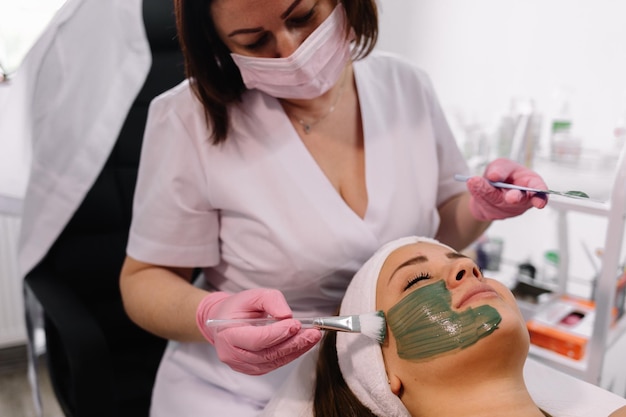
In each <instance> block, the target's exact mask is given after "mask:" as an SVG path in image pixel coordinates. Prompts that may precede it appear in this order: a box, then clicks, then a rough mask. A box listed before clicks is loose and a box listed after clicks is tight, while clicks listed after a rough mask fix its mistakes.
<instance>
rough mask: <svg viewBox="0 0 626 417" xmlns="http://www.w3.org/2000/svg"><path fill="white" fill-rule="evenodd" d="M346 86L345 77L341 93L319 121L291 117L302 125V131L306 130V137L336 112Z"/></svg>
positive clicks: (340, 89) (339, 92)
mask: <svg viewBox="0 0 626 417" xmlns="http://www.w3.org/2000/svg"><path fill="white" fill-rule="evenodd" d="M345 85H346V80H345V76H344V80H343V81H342V83H341V86H340V87H339V91H338V92H337V97H336V98H335V101H334V102H333V104H332V105H331V106H330V108H329V109H328V111H327V112H326V113H324V114H323V115H322V116H320V117H318V118H317V119H315V120H313V121H310V122H305V121H304V119H300V118H296V116H295V115H293V114H291V117H293V118H294V119H295V120H296V121H297V122H298V123H299V124H300V126H302V129H303V130H304V133H305V134H306V135H308V134H309V133H311V129H313V128H314V127H315V126H316V125H317V124H318V123H319V122H321V121H322V120H324V119H326V118H327V117H328V116H330V114H331V113H332V112H334V111H335V107H336V106H337V103H339V99H340V98H341V96H342V94H343V90H344V87H345Z"/></svg>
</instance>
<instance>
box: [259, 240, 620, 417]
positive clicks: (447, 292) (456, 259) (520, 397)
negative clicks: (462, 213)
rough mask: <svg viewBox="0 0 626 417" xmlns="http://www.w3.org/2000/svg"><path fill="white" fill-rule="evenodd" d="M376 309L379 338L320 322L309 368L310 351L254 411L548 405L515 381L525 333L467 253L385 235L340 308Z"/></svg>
mask: <svg viewBox="0 0 626 417" xmlns="http://www.w3.org/2000/svg"><path fill="white" fill-rule="evenodd" d="M376 310H382V311H384V313H385V317H386V321H387V335H386V338H385V340H384V342H383V344H382V345H379V344H378V343H377V342H376V341H374V340H372V339H370V338H368V337H365V336H363V335H359V334H354V333H335V332H328V333H327V334H326V335H325V337H324V340H323V341H322V344H321V346H320V348H319V354H318V357H317V364H316V369H314V367H313V361H314V360H315V357H314V355H315V353H313V354H312V355H313V356H312V357H310V358H307V359H306V360H304V361H303V363H302V364H301V366H300V369H299V370H298V371H297V373H296V374H294V375H292V380H290V381H287V383H286V384H285V387H283V390H282V391H279V393H278V395H277V397H276V398H275V399H274V400H272V401H271V402H270V404H268V406H267V408H266V410H265V411H264V414H263V416H279V415H285V416H287V415H289V416H290V417H293V416H314V417H351V416H354V417H356V416H358V417H364V416H378V417H409V416H411V417H418V416H419V417H430V416H433V417H442V416H443V417H446V416H454V417H463V416H480V417H488V416H494V417H495V416H498V417H503V416H509V417H516V416H520V417H521V416H524V417H532V416H537V417H543V416H549V415H550V414H549V413H548V412H547V411H544V410H542V409H541V408H540V407H539V406H538V405H537V404H536V403H535V401H534V400H533V398H532V397H531V395H530V393H529V391H528V389H527V387H526V383H525V381H524V364H525V361H526V358H527V354H528V349H529V336H528V332H527V330H526V325H525V322H524V319H523V317H522V314H521V313H520V311H519V309H518V307H517V304H516V302H515V299H514V297H513V295H512V294H511V292H510V291H509V290H508V288H506V287H505V286H504V285H502V284H501V283H499V282H498V281H495V280H492V279H489V278H485V277H483V275H482V273H481V271H480V270H479V269H478V267H477V266H476V264H475V263H474V261H473V260H472V259H470V258H467V257H466V256H464V255H462V254H460V253H458V252H456V251H455V250H453V249H451V248H450V247H448V246H445V245H442V244H440V243H439V242H437V241H435V240H432V239H428V238H419V237H407V238H402V239H399V240H396V241H393V242H390V243H388V244H387V245H385V246H383V247H382V248H381V249H380V250H379V251H378V252H377V253H376V254H374V256H373V257H372V258H371V259H370V260H369V261H367V263H365V265H364V266H363V267H362V268H361V270H360V271H359V272H358V273H357V274H356V275H355V277H354V279H353V281H352V283H351V284H350V286H349V287H348V290H347V292H346V295H345V298H344V300H343V303H342V305H341V311H340V315H353V314H364V313H367V312H371V311H376ZM307 360H308V361H309V362H310V365H307V362H306V361H307ZM307 381H314V382H311V383H310V384H307ZM593 388H596V387H593ZM575 399H576V398H575V396H574V398H572V400H575ZM613 409H614V408H613ZM551 412H552V413H554V411H551ZM609 412H610V411H609ZM609 412H606V413H605V414H602V415H603V416H606V415H607V414H609ZM554 415H555V417H557V416H558V414H554ZM570 415H572V414H569V413H568V416H570ZM610 416H611V417H619V416H626V407H621V408H619V409H618V410H616V411H613V413H612V414H610Z"/></svg>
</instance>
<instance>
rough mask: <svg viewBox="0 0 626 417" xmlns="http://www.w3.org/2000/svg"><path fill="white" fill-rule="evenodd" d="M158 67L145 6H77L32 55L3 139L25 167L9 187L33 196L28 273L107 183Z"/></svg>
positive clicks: (16, 86)
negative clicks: (113, 157) (127, 123)
mask: <svg viewBox="0 0 626 417" xmlns="http://www.w3.org/2000/svg"><path fill="white" fill-rule="evenodd" d="M150 64H151V53H150V46H149V44H148V40H147V37H146V33H145V30H144V24H143V15H142V1H141V0H106V1H102V0H68V1H67V2H66V3H65V4H64V5H63V6H62V7H61V9H60V10H59V11H58V12H57V13H56V15H55V16H54V17H53V19H52V21H51V22H50V24H49V25H48V27H47V28H46V29H45V30H44V32H43V33H42V35H41V37H40V38H39V39H38V40H37V42H36V43H35V45H34V46H33V47H32V49H31V50H30V51H29V53H28V54H27V55H26V57H25V58H24V61H23V63H22V65H21V66H20V68H19V70H18V72H17V73H16V75H15V78H14V79H13V80H12V81H11V85H10V86H9V90H7V97H6V98H5V99H6V100H7V101H5V102H4V103H5V104H6V106H5V107H4V108H3V110H2V111H3V114H2V116H1V117H2V123H0V132H1V133H0V141H8V142H7V143H10V144H11V150H12V151H11V152H13V153H11V154H4V155H3V156H2V158H9V157H10V158H20V159H22V161H21V165H20V166H21V167H23V168H24V167H25V168H24V169H22V168H19V167H18V168H16V171H13V174H14V175H16V178H13V179H11V180H10V183H9V184H7V185H6V189H8V191H7V192H8V193H9V194H10V195H11V196H13V197H15V198H22V197H23V198H24V202H23V212H22V213H21V217H22V221H21V230H20V243H19V248H18V257H19V267H20V271H21V273H22V274H26V273H27V272H28V271H30V270H31V269H32V268H33V267H34V266H35V265H36V264H37V263H38V262H39V261H40V260H41V259H42V258H43V257H44V256H45V254H46V252H47V251H48V249H49V248H50V247H51V246H52V244H53V243H54V241H55V240H56V238H57V237H58V235H59V234H60V233H61V231H62V230H63V228H64V227H65V225H66V224H67V222H68V221H69V219H70V218H71V217H72V215H73V213H74V212H75V211H76V209H77V208H78V206H79V205H80V203H81V201H82V200H83V198H84V196H85V195H86V193H87V191H88V190H89V188H91V186H92V184H93V182H94V181H95V179H96V178H97V177H98V174H99V173H100V171H101V170H102V167H103V166H104V164H105V162H106V160H107V158H108V156H109V153H110V151H111V149H112V148H113V146H114V144H115V141H116V139H117V136H118V134H119V131H120V129H121V128H122V125H123V123H124V120H125V118H126V114H127V113H128V110H129V109H130V106H131V105H132V103H133V101H134V99H135V97H136V96H137V94H138V93H139V90H140V89H141V87H142V85H143V83H144V81H145V79H146V76H147V75H148V71H149V69H150ZM7 146H8V145H7ZM1 149H5V147H4V146H2V148H1ZM11 166H15V164H13V165H11ZM29 172H30V175H29V174H28V173H29ZM27 179H28V182H26V180H27ZM0 183H1V182H0ZM22 194H23V195H22Z"/></svg>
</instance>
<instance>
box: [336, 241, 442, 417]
mask: <svg viewBox="0 0 626 417" xmlns="http://www.w3.org/2000/svg"><path fill="white" fill-rule="evenodd" d="M418 242H427V243H435V244H438V245H442V246H446V245H443V244H442V243H440V242H439V241H437V240H435V239H431V238H427V237H419V236H409V237H403V238H400V239H397V240H394V241H391V242H389V243H387V244H385V245H383V246H382V247H381V248H380V249H378V251H376V253H375V254H374V255H373V256H372V257H371V258H370V259H369V260H368V261H367V262H366V263H365V264H364V265H363V266H362V267H361V269H359V271H358V272H357V273H356V275H355V276H354V278H352V281H351V282H350V285H348V289H347V290H346V294H345V296H344V298H343V302H342V303H341V310H340V312H339V314H340V315H342V316H344V315H354V314H356V315H358V314H365V313H369V312H373V311H375V310H376V283H377V281H378V275H379V274H380V270H381V269H382V266H383V264H384V263H385V260H387V257H388V256H389V255H390V254H391V253H392V252H393V251H395V250H396V249H398V248H400V247H402V246H406V245H410V244H413V243H418ZM446 247H447V246H446ZM450 249H451V250H454V249H452V248H450ZM337 357H338V359H339V367H340V368H341V373H342V374H343V378H344V379H345V381H346V383H347V384H348V387H350V389H351V390H352V392H353V393H354V395H356V397H357V398H358V399H359V400H360V401H361V403H363V405H365V406H366V407H368V408H369V409H370V410H372V412H373V413H374V414H376V415H377V416H379V417H411V415H410V414H409V412H408V410H407V409H406V407H404V404H402V402H401V401H400V399H399V398H398V397H397V396H396V395H395V394H394V393H393V392H391V389H390V388H389V383H388V382H387V373H386V372H385V364H384V362H383V354H382V351H381V349H380V345H379V344H378V343H377V342H376V341H375V340H373V339H370V338H369V337H363V336H362V335H359V334H357V333H343V332H338V333H337Z"/></svg>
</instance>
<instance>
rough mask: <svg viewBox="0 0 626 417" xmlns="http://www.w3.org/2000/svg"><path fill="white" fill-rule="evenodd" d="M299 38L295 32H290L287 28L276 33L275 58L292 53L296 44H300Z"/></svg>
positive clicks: (296, 46)
mask: <svg viewBox="0 0 626 417" xmlns="http://www.w3.org/2000/svg"><path fill="white" fill-rule="evenodd" d="M300 43H301V39H300V38H299V36H298V34H297V33H294V32H290V31H288V30H282V31H281V32H279V33H277V34H276V55H275V58H286V57H288V56H290V55H291V54H293V53H294V52H295V50H296V49H298V46H300Z"/></svg>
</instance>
